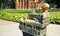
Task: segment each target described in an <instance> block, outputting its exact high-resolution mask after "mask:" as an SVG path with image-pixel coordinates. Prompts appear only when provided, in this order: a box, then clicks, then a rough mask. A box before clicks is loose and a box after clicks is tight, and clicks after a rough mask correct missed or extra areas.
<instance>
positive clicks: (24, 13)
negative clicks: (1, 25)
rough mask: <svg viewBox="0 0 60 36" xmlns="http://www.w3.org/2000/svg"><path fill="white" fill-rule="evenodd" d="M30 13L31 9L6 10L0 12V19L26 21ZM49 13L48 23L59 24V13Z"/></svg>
mask: <svg viewBox="0 0 60 36" xmlns="http://www.w3.org/2000/svg"><path fill="white" fill-rule="evenodd" d="M30 12H32V10H31V9H24V10H16V9H8V10H6V9H5V10H1V11H0V19H4V20H9V21H14V22H19V20H20V18H23V19H26V18H28V13H30ZM49 13H50V22H51V23H58V24H60V11H58V12H57V11H56V12H51V11H50V12H49Z"/></svg>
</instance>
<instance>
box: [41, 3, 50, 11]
mask: <svg viewBox="0 0 60 36" xmlns="http://www.w3.org/2000/svg"><path fill="white" fill-rule="evenodd" d="M49 7H50V5H49V4H48V3H43V4H42V7H41V8H42V9H44V10H48V9H49Z"/></svg>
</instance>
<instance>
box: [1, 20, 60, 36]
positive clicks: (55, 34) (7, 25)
mask: <svg viewBox="0 0 60 36" xmlns="http://www.w3.org/2000/svg"><path fill="white" fill-rule="evenodd" d="M18 27H19V23H15V22H10V21H5V20H0V36H22V31H21V30H19V28H18ZM47 36H60V25H55V24H50V25H49V26H48V27H47Z"/></svg>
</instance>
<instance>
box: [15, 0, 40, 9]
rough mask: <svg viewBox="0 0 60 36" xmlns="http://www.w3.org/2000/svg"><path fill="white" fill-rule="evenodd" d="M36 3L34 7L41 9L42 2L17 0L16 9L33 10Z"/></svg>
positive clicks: (37, 0)
mask: <svg viewBox="0 0 60 36" xmlns="http://www.w3.org/2000/svg"><path fill="white" fill-rule="evenodd" d="M33 2H34V7H35V8H39V7H40V0H16V2H15V8H16V9H28V8H32V6H33Z"/></svg>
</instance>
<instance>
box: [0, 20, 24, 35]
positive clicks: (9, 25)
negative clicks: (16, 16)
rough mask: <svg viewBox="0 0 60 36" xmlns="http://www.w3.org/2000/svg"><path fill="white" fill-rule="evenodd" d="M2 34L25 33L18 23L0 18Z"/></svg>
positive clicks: (0, 32) (0, 33) (0, 31)
mask: <svg viewBox="0 0 60 36" xmlns="http://www.w3.org/2000/svg"><path fill="white" fill-rule="evenodd" d="M0 36H23V34H22V31H21V30H20V29H19V24H18V23H15V22H9V21H5V20H0Z"/></svg>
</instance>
